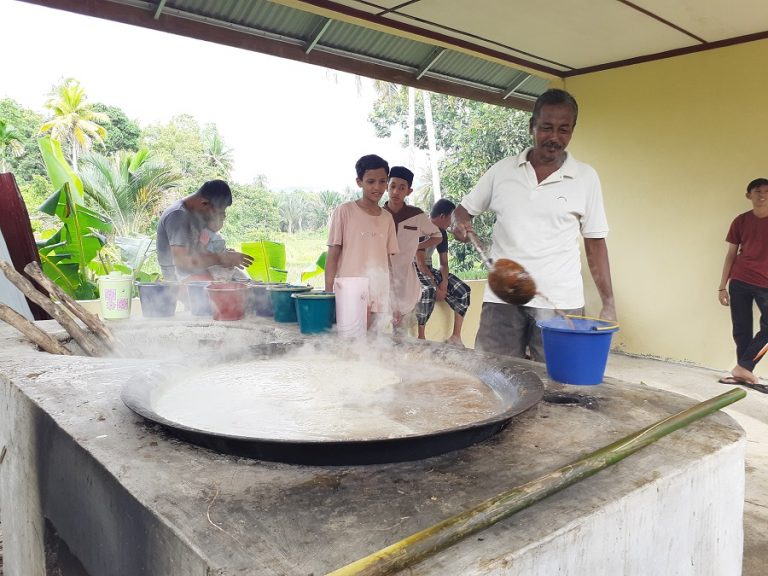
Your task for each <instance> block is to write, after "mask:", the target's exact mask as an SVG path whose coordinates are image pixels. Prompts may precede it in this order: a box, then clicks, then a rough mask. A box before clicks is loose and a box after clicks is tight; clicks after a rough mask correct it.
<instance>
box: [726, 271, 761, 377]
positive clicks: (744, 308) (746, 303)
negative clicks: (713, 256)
mask: <svg viewBox="0 0 768 576" xmlns="http://www.w3.org/2000/svg"><path fill="white" fill-rule="evenodd" d="M728 294H729V295H730V297H731V323H732V324H733V341H734V342H735V343H736V362H737V363H738V365H739V366H741V367H742V368H746V369H747V370H749V371H750V372H752V371H753V370H754V369H755V366H756V365H757V363H758V362H759V360H754V358H755V356H756V355H757V353H758V352H760V350H762V349H763V346H765V345H766V344H767V343H768V288H760V287H759V286H754V285H753V284H747V283H746V282H741V281H739V280H731V281H730V282H729V283H728ZM755 304H757V308H758V310H760V330H759V331H758V333H757V334H755V333H754V312H753V307H754V305H755Z"/></svg>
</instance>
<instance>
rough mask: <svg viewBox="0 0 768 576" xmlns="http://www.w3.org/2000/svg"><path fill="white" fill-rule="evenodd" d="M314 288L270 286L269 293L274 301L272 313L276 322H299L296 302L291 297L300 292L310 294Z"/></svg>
mask: <svg viewBox="0 0 768 576" xmlns="http://www.w3.org/2000/svg"><path fill="white" fill-rule="evenodd" d="M310 290H312V286H293V285H290V284H289V285H282V286H268V287H267V292H269V296H270V298H271V299H272V311H273V317H274V319H275V322H298V321H299V319H298V317H297V316H296V304H295V302H296V301H295V300H294V299H293V298H291V295H293V294H296V293H299V292H309V291H310Z"/></svg>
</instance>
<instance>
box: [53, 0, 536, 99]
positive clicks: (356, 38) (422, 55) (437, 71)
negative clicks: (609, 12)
mask: <svg viewBox="0 0 768 576" xmlns="http://www.w3.org/2000/svg"><path fill="white" fill-rule="evenodd" d="M64 1H66V0H64ZM54 3H55V2H54ZM105 3H112V4H119V5H121V6H123V7H130V8H133V9H136V10H143V11H146V12H147V13H150V12H151V13H152V15H153V17H155V20H156V26H155V27H157V28H159V29H164V22H165V21H170V20H172V19H181V20H185V21H193V22H195V23H198V24H204V25H205V26H207V27H211V28H216V29H217V34H221V33H222V31H230V32H232V33H233V34H245V35H250V36H253V37H256V38H260V39H262V40H266V41H269V42H271V43H276V44H279V43H282V44H285V45H291V46H294V47H300V48H301V49H302V51H303V53H304V57H302V58H301V59H302V60H304V61H307V62H310V63H318V64H319V65H323V66H327V67H330V68H336V69H341V70H345V71H354V73H357V74H361V75H366V74H364V73H361V70H364V69H365V66H369V67H370V70H371V77H375V78H379V79H385V80H386V79H389V80H390V81H395V82H396V83H399V84H406V85H412V86H416V87H419V88H426V89H430V90H433V91H437V92H445V93H453V94H455V95H459V96H465V97H475V98H476V99H478V100H483V101H489V102H493V103H496V104H501V105H506V106H513V107H518V108H526V109H530V107H531V105H532V101H533V100H534V99H535V98H536V97H537V96H538V95H539V94H540V93H541V92H543V91H544V90H546V88H547V85H548V80H546V79H545V78H541V77H534V76H532V75H531V74H528V73H527V72H523V71H520V70H517V69H514V68H512V67H510V66H507V65H504V64H501V63H497V62H493V61H490V60H487V59H484V58H480V57H477V56H473V55H470V54H467V53H464V52H460V51H458V50H455V49H450V48H444V47H439V46H436V45H434V44H429V43H427V42H422V41H418V40H413V39H411V38H407V37H404V36H399V35H395V34H391V33H387V32H383V31H380V30H377V29H374V28H369V27H365V26H362V25H356V24H352V23H350V22H347V21H342V20H335V19H329V18H327V17H324V16H321V15H318V14H313V13H310V12H306V11H303V10H299V9H296V8H292V7H289V6H285V5H282V4H277V3H275V2H269V1H267V0H217V1H215V2H211V1H209V0H167V1H165V2H162V1H161V2H144V1H139V0H101V1H99V0H91V1H90V2H88V3H86V4H90V5H92V6H94V7H93V8H91V12H93V11H94V10H95V11H97V12H98V9H99V7H98V5H99V4H105ZM110 17H111V18H113V17H112V16H110ZM113 19H115V18H113ZM170 31H173V30H170ZM198 36H199V35H198ZM274 50H275V53H277V54H278V55H285V57H292V56H291V55H290V53H285V51H283V50H281V49H280V48H279V47H275V48H274ZM323 54H327V55H332V56H333V57H334V59H331V60H327V61H326V60H324V59H323V58H322V57H320V56H321V55H323ZM296 59H299V58H296ZM313 60H317V61H316V62H313ZM345 61H350V62H355V65H354V66H352V65H350V66H349V67H348V68H346V69H345V66H344V62H345ZM387 70H390V71H391V75H389V74H388V73H387ZM388 75H389V76H390V77H389V78H386V77H385V76H388ZM441 88H442V89H441Z"/></svg>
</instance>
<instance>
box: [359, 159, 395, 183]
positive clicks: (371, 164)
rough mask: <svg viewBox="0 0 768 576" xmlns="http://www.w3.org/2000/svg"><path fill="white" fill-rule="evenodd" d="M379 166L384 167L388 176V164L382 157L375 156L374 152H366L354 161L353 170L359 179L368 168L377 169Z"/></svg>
mask: <svg viewBox="0 0 768 576" xmlns="http://www.w3.org/2000/svg"><path fill="white" fill-rule="evenodd" d="M379 168H384V170H386V172H387V176H389V164H388V163H387V161H386V160H384V158H382V157H381V156H376V154H367V155H366V156H363V157H362V158H360V160H358V161H357V162H356V163H355V171H356V172H357V177H358V179H360V180H362V179H363V176H364V175H365V173H366V172H368V170H378V169H379Z"/></svg>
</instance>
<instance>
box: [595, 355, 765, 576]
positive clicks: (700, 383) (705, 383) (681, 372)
mask: <svg viewBox="0 0 768 576" xmlns="http://www.w3.org/2000/svg"><path fill="white" fill-rule="evenodd" d="M726 375H727V372H717V371H715V370H712V369H709V368H701V367H698V366H692V365H689V364H677V363H673V362H662V361H660V360H655V359H649V358H642V357H633V356H626V355H623V354H611V355H610V357H609V359H608V366H607V368H606V376H610V377H613V378H618V379H620V380H624V381H626V382H633V383H638V384H645V385H646V386H651V387H653V388H658V389H661V390H669V391H670V392H676V393H678V394H685V395H686V396H689V397H691V398H694V399H697V400H706V399H708V398H712V397H713V396H717V395H719V394H722V393H723V392H726V391H728V390H730V389H731V388H733V386H728V385H723V384H720V383H719V382H718V381H717V380H718V378H719V377H721V376H726ZM744 389H745V390H746V391H747V397H746V398H744V399H743V400H739V401H738V402H736V403H735V404H732V405H731V406H730V407H728V408H727V409H726V410H725V411H726V412H727V413H728V414H729V415H730V416H731V417H733V418H734V419H735V420H736V421H737V422H738V423H739V424H740V425H741V426H742V428H744V430H745V431H746V433H747V459H746V496H745V502H744V564H743V571H742V574H743V576H763V575H764V574H766V566H768V394H763V393H761V392H757V391H754V390H750V389H748V388H744Z"/></svg>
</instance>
